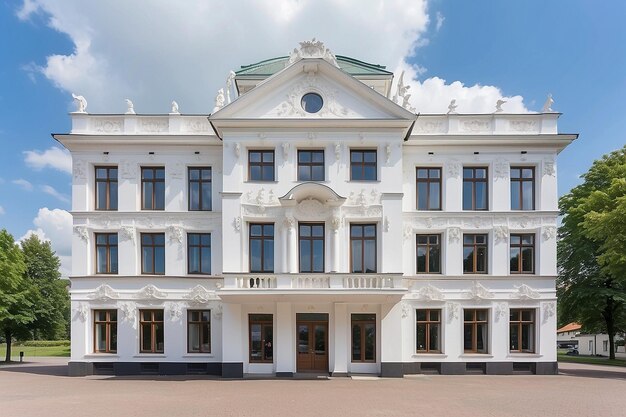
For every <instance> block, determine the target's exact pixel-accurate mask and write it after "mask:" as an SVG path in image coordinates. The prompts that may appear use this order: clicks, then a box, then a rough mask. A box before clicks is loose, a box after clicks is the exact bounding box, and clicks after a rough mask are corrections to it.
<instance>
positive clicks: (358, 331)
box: [352, 314, 376, 362]
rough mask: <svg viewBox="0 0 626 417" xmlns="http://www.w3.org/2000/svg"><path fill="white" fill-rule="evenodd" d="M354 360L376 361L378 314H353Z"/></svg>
mask: <svg viewBox="0 0 626 417" xmlns="http://www.w3.org/2000/svg"><path fill="white" fill-rule="evenodd" d="M352 362H376V314H352Z"/></svg>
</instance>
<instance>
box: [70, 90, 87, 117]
mask: <svg viewBox="0 0 626 417" xmlns="http://www.w3.org/2000/svg"><path fill="white" fill-rule="evenodd" d="M72 98H73V99H74V101H76V105H77V106H78V108H77V109H76V111H75V112H74V113H87V100H85V97H83V96H77V95H76V94H74V93H72Z"/></svg>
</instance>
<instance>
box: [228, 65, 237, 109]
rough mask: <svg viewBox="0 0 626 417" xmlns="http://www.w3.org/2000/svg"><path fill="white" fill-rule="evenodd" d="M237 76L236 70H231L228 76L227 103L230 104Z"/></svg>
mask: <svg viewBox="0 0 626 417" xmlns="http://www.w3.org/2000/svg"><path fill="white" fill-rule="evenodd" d="M235 76H236V74H235V72H234V71H232V70H231V71H230V72H229V73H228V78H226V103H228V104H230V90H231V88H232V87H233V81H234V80H235ZM233 96H234V94H233Z"/></svg>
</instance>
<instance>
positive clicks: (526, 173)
mask: <svg viewBox="0 0 626 417" xmlns="http://www.w3.org/2000/svg"><path fill="white" fill-rule="evenodd" d="M534 209H535V168H534V167H511V210H534Z"/></svg>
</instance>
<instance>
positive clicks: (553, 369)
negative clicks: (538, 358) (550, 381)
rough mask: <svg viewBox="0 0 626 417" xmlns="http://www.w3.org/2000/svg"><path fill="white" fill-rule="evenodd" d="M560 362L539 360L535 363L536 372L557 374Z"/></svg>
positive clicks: (539, 373)
mask: <svg viewBox="0 0 626 417" xmlns="http://www.w3.org/2000/svg"><path fill="white" fill-rule="evenodd" d="M558 373H559V364H558V363H557V362H537V363H536V364H535V374H537V375H557V374H558Z"/></svg>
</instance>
